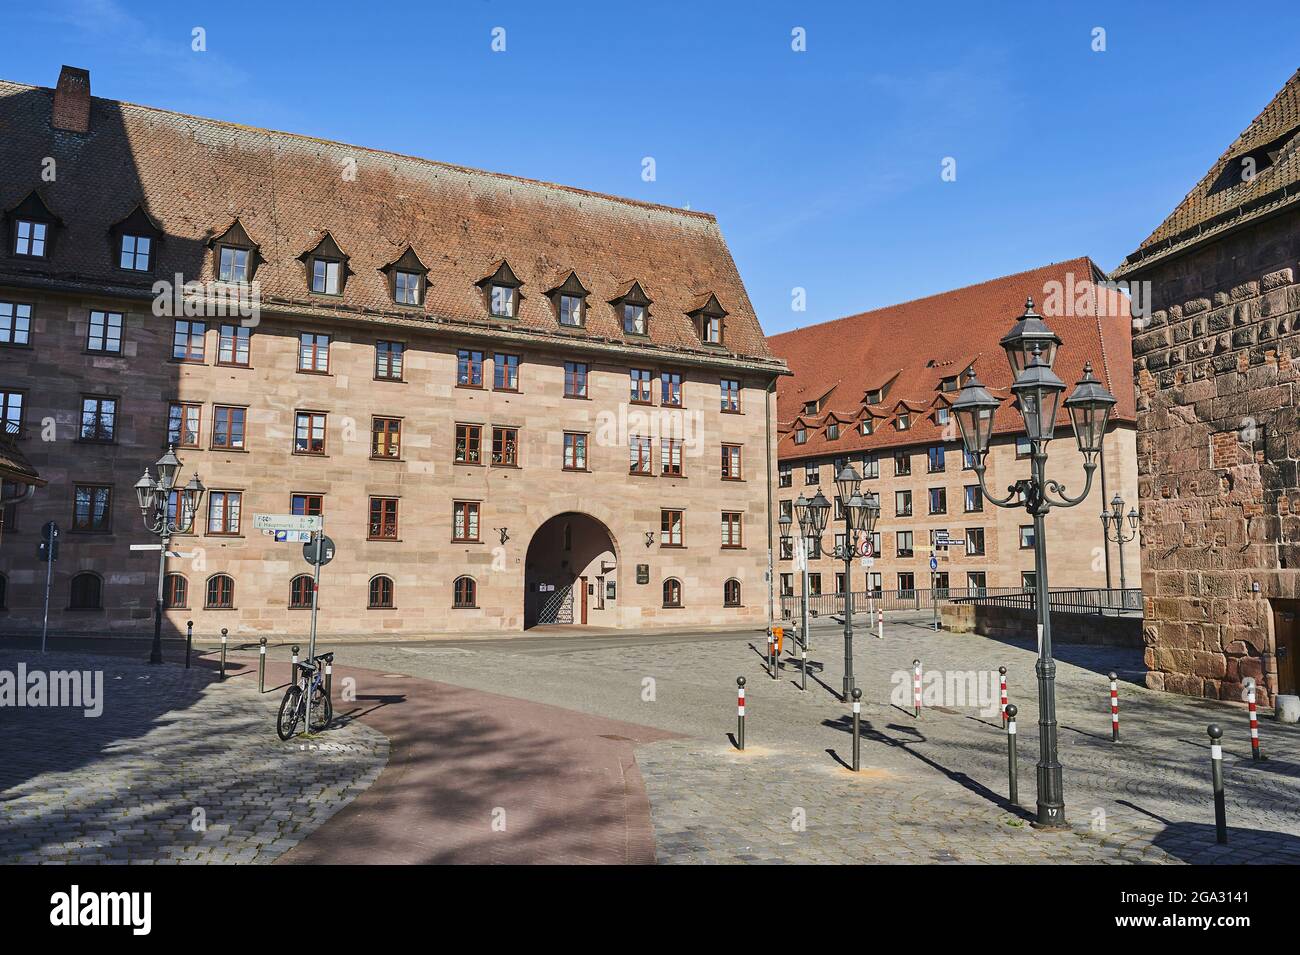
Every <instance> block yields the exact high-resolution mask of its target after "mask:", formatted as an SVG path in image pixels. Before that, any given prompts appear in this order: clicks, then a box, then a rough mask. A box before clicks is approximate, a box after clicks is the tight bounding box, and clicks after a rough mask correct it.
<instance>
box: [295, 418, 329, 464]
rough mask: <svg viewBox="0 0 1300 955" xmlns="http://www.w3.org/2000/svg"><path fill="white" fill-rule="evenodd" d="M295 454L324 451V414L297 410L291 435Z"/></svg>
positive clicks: (322, 452) (320, 452)
mask: <svg viewBox="0 0 1300 955" xmlns="http://www.w3.org/2000/svg"><path fill="white" fill-rule="evenodd" d="M293 450H294V453H295V454H324V453H325V415H323V414H321V413H319V412H316V411H299V412H298V413H297V416H296V422H295V425H294V435H293Z"/></svg>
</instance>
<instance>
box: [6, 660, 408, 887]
mask: <svg viewBox="0 0 1300 955" xmlns="http://www.w3.org/2000/svg"><path fill="white" fill-rule="evenodd" d="M20 662H22V663H25V664H26V666H27V668H28V670H29V671H31V670H35V669H41V670H89V671H97V670H98V671H102V673H103V712H102V715H100V716H98V717H87V716H85V715H83V710H82V709H80V708H68V707H48V706H47V707H39V708H29V707H22V708H10V707H8V706H6V707H5V708H3V709H0V862H3V863H30V862H42V863H119V864H120V863H126V862H130V863H146V864H151V863H158V864H174V863H184V862H188V863H194V862H200V863H202V862H212V863H220V862H257V863H261V862H271V861H274V860H275V859H276V858H277V857H278V856H280V855H281V854H283V853H284V852H286V851H287V850H289V849H291V848H292V847H293V846H295V845H297V844H298V842H300V841H301V840H302V839H303V838H304V837H305V836H306V835H308V834H309V833H311V832H312V831H313V830H315V829H316V828H317V827H319V826H320V825H321V824H322V823H324V822H325V821H326V820H327V819H329V818H330V816H332V815H334V813H336V812H338V811H339V810H340V809H341V808H343V807H344V806H346V805H347V804H348V803H349V802H350V801H351V800H353V799H354V798H355V797H356V796H357V795H358V794H360V793H361V792H362V791H364V790H365V789H366V787H368V786H369V785H370V784H371V783H372V782H373V781H374V780H375V779H376V778H377V777H378V776H379V773H380V771H381V770H382V769H383V767H384V764H385V762H386V761H387V758H388V741H387V739H386V738H385V737H384V736H383V735H381V734H380V733H378V732H376V731H375V730H373V729H370V728H368V727H366V726H364V725H361V724H358V723H352V724H350V725H347V726H344V727H341V728H339V729H337V730H334V729H331V730H329V731H327V732H326V733H324V734H321V736H320V737H319V738H318V740H317V742H316V744H315V748H309V745H310V744H306V743H301V742H294V743H281V742H280V740H279V738H278V737H277V736H276V735H275V728H274V727H275V723H274V720H275V710H276V707H277V706H278V704H279V699H280V694H278V693H266V694H265V695H259V694H258V693H257V692H256V690H255V689H253V690H250V689H249V688H246V687H243V686H239V685H236V683H235V682H233V681H231V682H225V683H219V682H216V681H215V678H214V674H213V673H212V671H211V669H208V668H195V669H190V670H186V669H185V668H183V667H181V666H178V665H175V664H169V665H164V666H161V667H150V666H147V665H146V664H144V663H142V662H139V661H137V660H133V659H132V660H129V659H124V658H122V657H115V656H103V655H89V654H81V653H77V654H73V653H48V654H45V655H44V656H42V655H41V654H40V653H32V652H28V651H17V652H15V651H12V650H3V651H0V673H3V672H4V671H8V672H11V673H13V672H16V671H17V668H18V665H19V663H20Z"/></svg>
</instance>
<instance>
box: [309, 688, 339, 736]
mask: <svg viewBox="0 0 1300 955" xmlns="http://www.w3.org/2000/svg"><path fill="white" fill-rule="evenodd" d="M332 719H334V704H333V703H331V702H330V698H329V697H328V696H326V695H325V687H324V686H321V685H319V684H318V685H317V686H316V688H315V689H314V690H312V694H311V731H312V732H313V733H319V732H320V731H321V730H323V729H325V727H327V726H329V725H330V720H332Z"/></svg>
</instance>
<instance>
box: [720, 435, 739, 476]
mask: <svg viewBox="0 0 1300 955" xmlns="http://www.w3.org/2000/svg"><path fill="white" fill-rule="evenodd" d="M740 454H741V446H740V445H738V444H724V445H723V446H722V480H724V481H739V480H742V479H743V478H744V474H743V473H742V471H741V459H740Z"/></svg>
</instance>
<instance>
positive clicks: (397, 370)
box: [375, 342, 406, 381]
mask: <svg viewBox="0 0 1300 955" xmlns="http://www.w3.org/2000/svg"><path fill="white" fill-rule="evenodd" d="M405 354H406V346H405V345H403V344H402V343H401V342H375V377H376V378H378V379H380V380H381V381H401V380H402V359H403V357H405Z"/></svg>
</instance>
